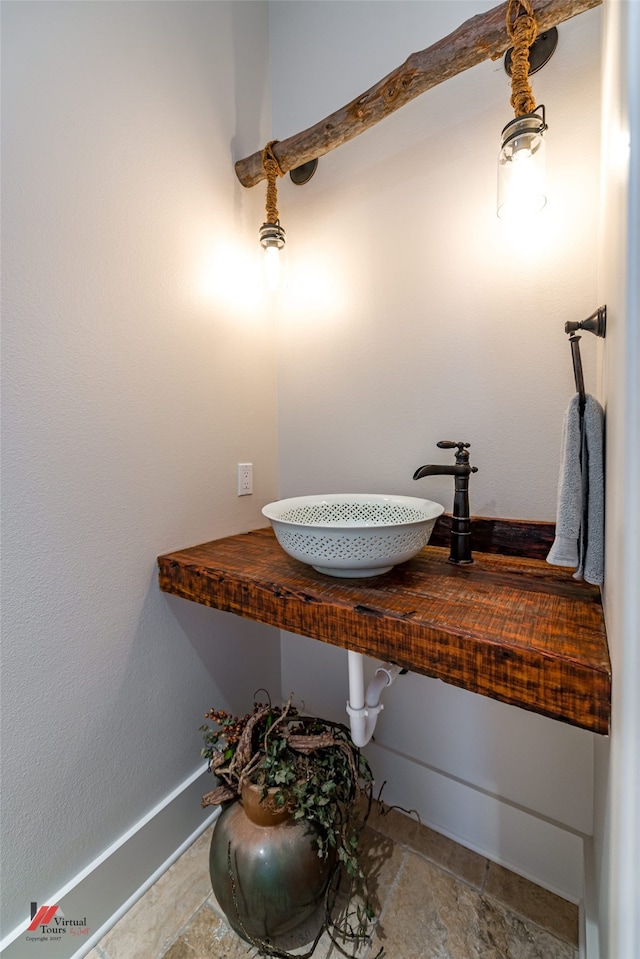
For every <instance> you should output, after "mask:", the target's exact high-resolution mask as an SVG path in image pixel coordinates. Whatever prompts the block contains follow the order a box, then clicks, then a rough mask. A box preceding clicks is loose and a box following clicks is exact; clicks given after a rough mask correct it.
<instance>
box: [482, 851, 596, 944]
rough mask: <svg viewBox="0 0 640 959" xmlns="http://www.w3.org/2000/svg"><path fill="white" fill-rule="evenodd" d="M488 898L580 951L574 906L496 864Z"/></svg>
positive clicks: (487, 889)
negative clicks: (578, 948)
mask: <svg viewBox="0 0 640 959" xmlns="http://www.w3.org/2000/svg"><path fill="white" fill-rule="evenodd" d="M485 895H486V896H490V897H491V898H492V899H496V900H497V901H498V902H500V903H502V904H503V905H504V906H506V907H507V908H508V909H511V910H513V912H515V913H517V914H518V915H520V916H524V917H525V918H526V919H531V920H532V921H533V922H535V923H537V924H538V925H539V926H542V927H543V928H544V929H548V930H549V932H551V933H553V934H554V935H555V936H558V937H559V938H560V939H563V940H564V941H565V942H568V943H570V944H571V945H572V946H574V947H576V948H577V946H578V907H577V906H575V905H574V904H573V903H571V902H567V900H566V899H561V898H560V896H556V895H554V893H552V892H548V891H547V890H546V889H542V888H541V887H540V886H536V885H534V884H533V883H532V882H529V881H528V880H527V879H523V878H522V877H521V876H516V875H515V874H514V873H512V872H509V870H508V869H504V868H503V867H502V866H497V865H496V864H495V863H491V864H490V865H489V872H488V874H487V884H486V887H485Z"/></svg>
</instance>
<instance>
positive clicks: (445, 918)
mask: <svg viewBox="0 0 640 959" xmlns="http://www.w3.org/2000/svg"><path fill="white" fill-rule="evenodd" d="M210 841H211V830H210V829H209V830H207V831H206V832H205V833H203V835H202V836H201V837H200V838H199V839H198V840H197V841H196V842H195V843H194V844H193V846H191V848H190V849H189V850H187V852H186V853H185V854H184V855H183V856H182V857H181V858H180V859H179V860H178V861H177V862H176V863H174V865H173V866H172V867H171V868H170V869H169V870H168V871H167V872H166V873H165V874H164V875H163V876H162V877H161V878H160V879H159V880H158V882H157V883H156V884H155V885H154V886H152V887H151V889H150V890H149V891H148V892H147V893H146V894H145V895H144V896H143V897H142V898H141V899H140V900H139V901H138V902H137V903H136V905H135V906H134V907H133V908H132V909H130V910H129V912H128V913H127V914H126V915H125V916H124V917H123V918H122V919H121V920H120V922H119V923H118V924H117V925H116V926H115V927H114V928H113V929H112V930H111V931H110V932H109V933H107V935H106V936H105V937H104V938H103V939H102V940H101V941H100V942H99V943H98V945H97V946H96V947H95V948H94V949H93V950H92V952H91V953H90V954H89V959H244V957H255V956H256V950H255V949H251V947H250V946H248V945H247V944H246V943H245V942H243V940H241V939H240V938H238V936H236V934H235V933H234V932H233V931H232V930H231V929H230V928H229V926H228V924H227V922H226V920H225V918H224V916H223V914H222V913H221V911H220V909H219V907H218V904H217V902H216V901H215V898H214V896H213V893H212V892H211V885H210V881H209V874H208V851H209V843H210ZM364 848H365V850H366V856H367V859H368V861H369V864H370V870H369V875H370V881H371V884H372V890H373V893H374V896H375V899H376V905H377V913H378V915H379V917H380V922H379V925H378V929H377V934H376V941H375V942H374V943H373V944H372V947H371V948H370V949H368V950H367V951H365V952H362V953H361V954H360V955H361V956H362V959H367V957H373V956H375V955H376V953H377V952H378V951H379V949H380V947H381V946H382V947H384V954H385V957H386V959H577V957H578V908H577V906H575V905H573V904H572V903H569V902H566V901H565V900H564V899H560V898H559V897H558V896H555V895H553V894H552V893H550V892H547V891H546V890H544V889H541V888H540V887H539V886H535V885H533V884H532V883H530V882H528V881H527V880H525V879H521V878H520V877H519V876H516V875H514V874H513V873H511V872H509V871H508V870H506V869H503V868H502V867H501V866H497V865H496V864H495V863H492V862H489V861H488V860H487V859H484V858H483V857H482V856H479V855H477V854H476V853H474V852H470V851H469V850H468V849H465V848H464V847H463V846H459V845H457V844H456V843H454V842H452V841H451V840H449V839H446V838H445V837H444V836H441V835H439V834H438V833H435V832H433V831H432V830H431V829H427V828H426V827H424V826H420V825H419V824H418V823H416V822H415V821H414V820H413V819H411V818H409V817H408V816H405V815H403V814H402V813H400V812H398V811H396V810H392V811H391V812H388V813H387V814H386V815H384V816H383V815H380V813H379V812H374V813H372V815H371V818H370V820H369V825H368V826H367V829H366V831H365V835H364ZM292 935H293V934H292ZM312 940H313V934H311V935H306V936H305V935H304V934H302V935H299V936H298V943H297V951H299V952H304V951H305V949H304V948H302V946H303V945H304V943H305V942H307V943H308V942H311V941H312ZM287 948H288V949H292V950H293V949H294V948H296V943H295V941H293V940H292V941H291V942H289V943H287ZM313 959H340V953H339V952H338V950H337V949H336V948H335V947H334V946H333V945H332V944H331V942H330V940H329V939H328V938H327V937H326V936H323V937H322V938H321V939H320V942H319V943H318V946H317V947H316V950H315V952H314V954H313Z"/></svg>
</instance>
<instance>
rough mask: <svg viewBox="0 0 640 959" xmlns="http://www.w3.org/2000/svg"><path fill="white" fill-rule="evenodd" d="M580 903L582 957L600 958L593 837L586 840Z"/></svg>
mask: <svg viewBox="0 0 640 959" xmlns="http://www.w3.org/2000/svg"><path fill="white" fill-rule="evenodd" d="M580 905H581V909H580V959H600V934H599V928H598V890H597V881H596V860H595V853H594V849H593V839H592V838H591V837H588V838H586V839H585V841H584V899H583V901H582V903H581V904H580Z"/></svg>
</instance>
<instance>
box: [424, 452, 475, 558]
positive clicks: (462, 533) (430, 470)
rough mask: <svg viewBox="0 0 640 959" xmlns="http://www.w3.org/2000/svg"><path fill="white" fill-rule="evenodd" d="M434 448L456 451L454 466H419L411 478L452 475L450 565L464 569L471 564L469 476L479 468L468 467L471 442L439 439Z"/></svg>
mask: <svg viewBox="0 0 640 959" xmlns="http://www.w3.org/2000/svg"><path fill="white" fill-rule="evenodd" d="M436 445H437V446H438V447H439V448H440V449H441V450H453V449H455V450H457V452H456V462H455V465H453V464H452V465H451V466H440V465H438V464H432V465H430V466H421V467H420V468H419V469H417V470H416V471H415V473H414V474H413V478H414V480H417V479H421V477H423V476H455V494H454V498H453V517H452V522H451V553H450V555H449V562H450V563H457V564H458V565H460V566H464V565H468V564H469V563H473V559H472V558H471V518H470V516H469V476H470V475H471V473H477V472H478V467H477V466H469V453H468V449H469V446H470V445H471V444H470V443H453V442H451V440H440V442H439V443H437V444H436Z"/></svg>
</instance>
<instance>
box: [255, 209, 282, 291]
mask: <svg viewBox="0 0 640 959" xmlns="http://www.w3.org/2000/svg"><path fill="white" fill-rule="evenodd" d="M285 243H286V234H285V232H284V230H283V229H282V227H281V226H280V221H278V222H277V223H263V224H262V226H261V227H260V252H261V257H260V259H261V274H262V283H263V286H264V288H265V289H266V291H267V292H268V293H277V291H278V290H279V289H280V288H281V287H282V286H283V285H284V280H285V274H286V249H285Z"/></svg>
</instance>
